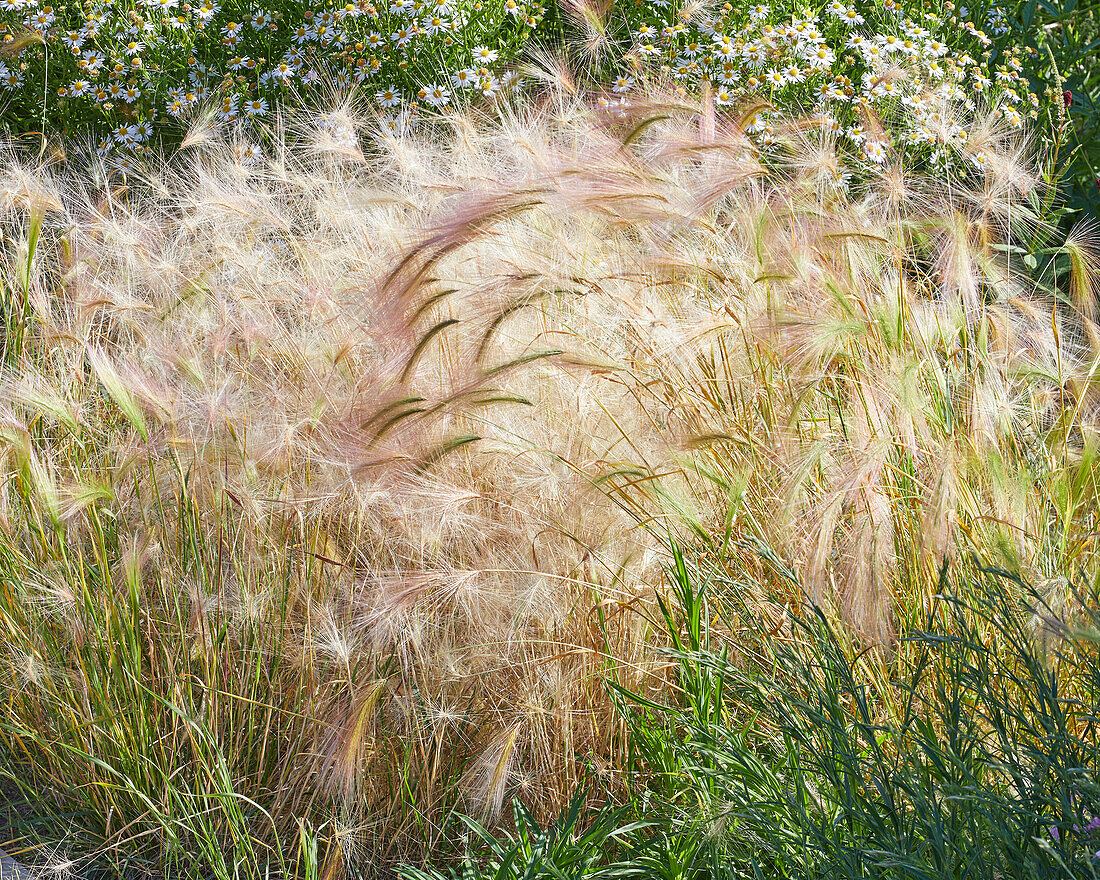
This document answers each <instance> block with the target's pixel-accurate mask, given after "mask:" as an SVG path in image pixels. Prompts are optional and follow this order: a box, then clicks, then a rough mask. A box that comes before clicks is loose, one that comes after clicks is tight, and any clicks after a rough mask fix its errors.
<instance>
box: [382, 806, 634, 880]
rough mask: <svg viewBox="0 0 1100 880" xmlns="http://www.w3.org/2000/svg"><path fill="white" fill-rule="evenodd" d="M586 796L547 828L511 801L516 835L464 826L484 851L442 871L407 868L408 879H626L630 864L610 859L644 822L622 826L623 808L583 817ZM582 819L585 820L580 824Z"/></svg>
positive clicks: (473, 823)
mask: <svg viewBox="0 0 1100 880" xmlns="http://www.w3.org/2000/svg"><path fill="white" fill-rule="evenodd" d="M587 797H588V794H587V792H585V791H584V790H579V791H577V793H576V794H575V795H574V797H573V800H572V802H571V803H570V804H569V807H568V809H566V810H565V811H563V812H562V814H561V815H560V816H559V817H558V818H557V820H556V821H554V822H553V823H551V824H550V825H549V826H548V827H546V828H542V827H540V825H539V823H538V821H537V820H536V819H535V817H534V816H533V815H532V814H531V813H530V811H528V810H527V808H526V807H524V806H523V804H522V803H521V802H520V801H519V800H516V801H515V802H514V803H513V808H512V809H513V813H512V815H513V820H514V823H515V832H514V833H508V832H505V833H502V834H500V835H495V834H492V833H490V832H489V831H488V830H487V829H486V828H485V827H484V826H483V825H481V824H480V823H478V822H477V821H476V820H474V819H472V818H470V817H466V818H465V820H464V821H465V822H466V824H467V825H468V826H469V828H470V830H471V831H473V832H474V834H475V836H476V839H477V841H478V842H479V843H480V844H481V845H482V851H481V852H480V853H479V854H478V855H477V856H473V855H471V856H468V857H467V858H466V859H465V860H464V861H463V862H462V864H461V865H460V866H458V867H455V868H451V869H450V870H448V871H445V872H441V871H437V870H434V869H427V870H422V869H419V868H413V867H406V868H404V869H402V871H401V872H400V873H401V876H402V877H404V878H406V880H442V878H452V880H478V878H492V880H566V878H570V880H584V878H590V880H597V878H612V877H617V876H628V875H629V874H631V873H633V872H632V871H631V870H630V866H629V865H625V864H614V863H610V862H609V859H608V855H609V854H610V853H612V852H614V851H615V850H616V849H617V848H618V847H619V846H621V844H622V842H623V841H624V840H628V839H629V838H630V837H631V836H632V835H634V834H636V833H637V832H638V831H639V830H640V829H642V828H643V827H645V823H643V822H625V821H624V820H625V816H626V809H625V808H620V809H618V810H614V809H610V808H604V809H602V810H600V811H598V812H597V813H596V814H595V816H587V817H586V816H584V814H585V812H586V810H585V805H586V801H587ZM582 817H584V818H585V820H586V821H584V822H583V823H582Z"/></svg>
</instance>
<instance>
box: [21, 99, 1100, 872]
mask: <svg viewBox="0 0 1100 880" xmlns="http://www.w3.org/2000/svg"><path fill="white" fill-rule="evenodd" d="M929 100H934V96H929ZM752 109H753V108H752V107H749V108H748V110H747V112H746V113H744V114H743V115H742V116H741V117H740V122H723V121H721V120H716V118H715V115H714V114H713V113H712V112H711V111H710V109H708V107H707V106H705V105H704V106H702V107H698V106H692V105H689V104H686V103H683V102H679V101H676V100H670V101H658V102H655V103H654V104H653V105H652V106H649V107H647V108H642V107H640V106H637V105H636V106H635V107H634V109H633V110H631V111H629V112H626V111H621V110H616V111H615V112H614V113H611V114H603V113H600V112H598V111H591V110H589V109H586V108H584V107H581V106H577V105H574V104H572V103H570V101H569V100H568V99H566V98H563V97H561V95H560V94H558V95H555V94H554V93H551V95H550V96H549V97H548V98H546V99H545V100H543V101H542V102H541V103H539V104H537V105H536V104H534V103H532V104H531V105H529V106H528V107H527V108H526V109H523V110H521V111H516V112H515V113H513V114H512V115H510V116H507V117H506V118H505V119H504V120H503V121H500V122H491V121H487V120H486V119H484V118H481V117H466V116H461V117H459V116H456V117H454V118H452V119H451V120H450V126H449V129H448V131H449V133H447V134H446V135H445V136H440V137H438V138H437V139H435V140H433V141H431V142H428V141H421V140H415V139H408V138H383V139H377V140H374V141H371V142H369V143H363V142H362V141H361V140H359V139H358V138H357V137H356V136H355V133H356V131H357V127H358V125H359V123H358V121H357V120H356V118H355V117H354V116H353V115H350V114H348V113H346V112H344V111H337V112H335V113H333V114H326V115H324V116H322V117H320V118H319V119H315V120H313V121H312V122H311V124H308V125H306V124H299V123H295V124H293V125H290V124H288V125H286V126H284V127H283V128H282V131H284V132H285V135H284V136H283V137H282V139H280V140H279V141H278V142H277V143H276V144H275V146H274V147H273V148H272V149H271V150H270V151H269V152H267V153H265V154H263V155H262V156H260V157H259V158H257V159H254V160H251V161H249V162H247V163H246V162H242V161H241V153H240V149H239V148H240V144H239V143H237V142H234V141H233V139H232V137H224V136H221V137H219V136H216V135H213V134H210V133H203V132H201V131H198V130H196V131H195V132H193V134H192V136H191V137H189V138H188V141H187V142H186V143H187V144H188V146H185V147H184V149H183V150H182V152H181V153H180V154H178V155H176V156H174V157H173V158H172V159H171V160H170V161H166V162H165V163H164V164H162V165H161V166H159V167H158V168H157V170H156V172H155V173H150V174H149V175H148V176H147V177H145V178H141V179H134V178H131V179H130V180H128V181H127V185H126V186H122V185H120V183H119V181H118V180H117V178H113V177H111V175H110V174H109V173H108V172H107V171H105V170H104V169H103V168H102V166H100V165H98V164H97V163H96V162H95V160H90V162H89V165H88V168H86V169H84V170H83V171H75V170H74V165H75V163H76V160H75V159H72V158H70V159H69V160H68V161H69V163H70V164H69V165H67V166H56V167H49V166H28V165H25V164H21V163H20V162H18V161H16V160H14V159H12V160H8V161H7V162H6V163H5V168H4V174H3V182H2V186H0V194H2V196H3V205H4V212H5V213H4V229H5V236H6V238H5V240H6V241H7V242H9V243H10V245H9V246H8V247H7V250H6V253H5V261H6V262H5V268H4V277H5V285H6V287H5V289H6V290H10V291H15V292H16V293H17V294H18V293H20V292H22V296H21V297H20V296H15V297H12V298H11V299H10V301H11V302H18V303H20V304H21V305H20V308H24V306H23V305H22V304H26V306H25V309H24V311H21V312H20V316H21V317H20V319H19V320H20V322H21V325H20V326H22V327H24V328H25V332H24V333H23V340H24V341H23V343H22V344H21V346H20V348H19V350H18V351H13V352H11V353H10V356H9V358H8V364H9V367H8V370H7V372H6V373H5V375H4V377H3V382H4V393H3V395H2V400H3V404H2V415H0V436H2V445H0V462H2V467H3V480H2V484H0V485H2V493H0V528H2V530H3V531H2V538H0V584H2V592H0V625H2V626H3V629H4V643H5V644H6V645H7V648H6V653H5V655H4V658H5V659H4V675H3V677H2V682H3V684H2V686H3V688H4V697H5V699H4V703H3V705H4V710H3V711H4V714H3V716H2V724H3V730H4V738H5V743H6V746H7V748H8V749H9V750H10V752H11V754H12V755H13V756H14V758H15V759H17V761H18V764H17V765H13V767H14V766H18V768H19V769H18V773H19V775H20V776H21V778H22V779H24V780H25V781H26V784H27V786H28V787H29V788H30V789H32V790H33V791H35V792H36V793H43V792H47V791H48V792H49V793H50V794H49V797H50V798H52V799H53V800H52V801H51V803H52V804H53V808H52V809H54V810H55V811H57V812H58V813H72V814H75V815H76V816H78V817H79V822H80V824H81V827H82V828H83V830H84V833H85V837H84V838H82V843H80V847H82V848H81V849H80V854H81V857H89V858H90V857H93V856H96V855H99V856H102V855H104V854H106V855H108V856H111V857H113V858H115V859H118V860H123V861H126V862H127V864H130V865H131V866H132V867H133V866H138V865H142V864H143V865H146V866H149V865H152V866H154V867H156V866H164V865H166V864H168V865H170V866H173V869H177V868H178V869H180V870H184V869H186V870H197V869H196V868H195V863H196V862H197V863H199V864H200V865H201V869H202V870H204V871H205V872H207V873H212V874H215V875H217V876H230V875H238V874H241V873H244V874H251V873H261V872H263V871H265V870H275V871H278V872H285V873H293V872H294V871H296V870H300V869H301V864H302V861H301V860H302V859H315V860H317V861H318V863H319V864H320V865H321V866H322V867H324V868H325V869H326V870H331V871H336V870H337V869H339V868H340V867H341V866H343V867H346V868H348V869H349V870H366V871H370V870H377V869H378V868H379V866H380V865H382V864H384V863H386V862H387V861H389V860H392V859H395V858H400V857H405V858H413V857H419V856H422V855H424V854H425V853H427V852H431V851H441V850H443V849H445V848H446V847H448V846H453V845H454V844H455V843H456V840H457V838H456V835H458V834H459V833H460V831H459V829H458V823H456V822H454V821H452V818H453V816H454V813H455V810H456V809H459V808H461V809H462V810H464V811H466V812H471V813H475V814H478V815H480V816H481V817H482V819H483V820H484V821H485V822H488V823H490V824H491V823H492V822H495V821H498V814H499V811H500V808H501V806H502V804H503V803H505V802H506V801H507V800H510V799H511V798H512V797H519V798H520V799H521V800H522V801H523V802H524V803H526V804H527V805H528V807H529V808H530V809H531V811H532V812H531V815H532V816H534V817H545V816H546V815H549V814H552V813H554V812H556V811H558V810H560V809H561V808H563V807H564V806H565V805H567V804H568V803H569V802H570V799H571V796H572V793H573V792H574V790H575V789H576V788H577V786H578V784H579V783H580V781H581V780H582V778H584V777H585V776H587V775H591V774H595V775H596V776H597V777H599V778H602V779H603V781H604V784H605V785H607V786H610V787H612V788H614V787H615V786H617V785H619V784H621V781H622V779H621V768H622V767H623V766H624V765H625V760H626V753H625V748H626V745H625V742H626V731H625V727H624V723H623V721H622V719H621V718H620V717H619V716H617V715H616V713H615V710H614V704H613V701H612V700H611V698H610V697H609V694H608V691H607V689H606V687H605V681H606V680H608V679H610V680H612V681H613V682H615V683H616V684H618V685H620V686H621V687H624V688H626V689H628V690H630V691H631V692H635V693H641V694H653V695H656V694H658V693H659V691H660V689H661V687H662V686H663V684H664V683H665V682H666V680H667V675H668V662H667V659H665V658H664V657H663V656H662V655H660V653H659V648H660V647H661V646H662V644H664V639H665V636H663V635H660V633H661V632H662V626H661V625H660V624H656V623H655V622H654V621H657V620H660V615H659V614H655V613H654V611H655V605H654V604H653V601H652V600H653V596H654V591H660V590H661V589H662V575H661V567H660V565H659V562H660V560H661V558H662V556H663V553H664V550H663V548H665V547H666V546H667V541H668V538H669V536H670V535H672V536H676V537H678V538H679V539H681V540H683V541H685V542H690V543H693V544H695V545H697V546H696V547H695V548H694V549H693V551H692V552H697V553H702V554H704V555H709V556H710V557H711V558H712V559H714V560H715V561H717V563H718V564H719V565H720V566H722V567H724V568H725V569H726V570H727V571H730V572H736V571H739V570H745V571H751V572H752V573H753V579H752V580H751V582H752V583H758V584H760V590H772V589H776V588H779V589H782V590H786V591H787V592H788V593H801V591H803V590H805V591H806V592H808V593H809V594H810V595H811V596H812V597H813V598H814V600H815V601H817V602H818V603H820V605H821V606H823V607H825V608H826V609H828V610H829V611H830V613H833V612H835V613H836V614H837V615H838V616H839V617H840V618H842V619H843V620H844V621H846V622H847V624H848V625H849V626H850V627H851V628H852V629H853V630H854V632H855V633H856V635H857V638H859V639H861V640H863V642H864V643H868V644H875V645H879V646H881V647H882V648H884V649H886V650H884V651H882V652H881V656H882V657H884V658H886V657H888V652H889V649H890V648H891V646H892V645H893V644H894V638H895V634H896V633H897V631H898V630H899V629H901V630H903V631H904V630H905V629H907V628H908V626H909V622H910V620H911V619H923V615H924V614H925V610H926V607H927V602H928V596H929V595H930V594H931V592H932V591H933V589H934V586H935V583H936V577H937V573H938V571H939V569H940V567H941V566H942V564H943V562H944V560H946V559H952V558H956V557H958V556H960V555H963V554H967V553H976V554H978V555H979V556H981V557H983V558H994V559H997V560H1000V561H1002V564H1005V565H1010V566H1012V567H1013V568H1014V569H1016V570H1018V571H1020V572H1021V573H1023V574H1024V575H1025V576H1026V577H1028V578H1032V579H1037V580H1039V581H1041V582H1042V583H1043V584H1044V585H1045V586H1044V589H1045V590H1046V591H1047V593H1049V594H1050V595H1052V596H1053V595H1055V594H1057V593H1058V591H1059V590H1060V589H1062V588H1061V587H1060V586H1059V585H1060V584H1062V583H1064V582H1065V577H1066V574H1067V573H1068V572H1070V571H1071V570H1076V569H1083V570H1085V571H1091V570H1093V569H1094V568H1095V539H1094V537H1093V536H1094V534H1095V532H1096V528H1095V523H1094V522H1093V520H1092V518H1093V517H1094V511H1095V510H1096V505H1095V490H1096V487H1095V484H1094V482H1093V480H1092V479H1091V477H1090V476H1089V473H1090V470H1089V463H1090V462H1091V461H1092V456H1093V455H1094V452H1095V447H1096V437H1095V416H1096V413H1095V403H1094V401H1095V393H1094V390H1093V382H1092V376H1093V375H1094V372H1095V370H1094V366H1095V363H1096V348H1095V346H1096V340H1097V339H1098V338H1100V337H1098V334H1097V332H1096V328H1095V325H1094V324H1093V323H1092V320H1091V317H1090V316H1091V314H1092V312H1091V311H1090V306H1089V298H1090V297H1091V296H1092V289H1093V288H1092V287H1091V284H1092V279H1091V276H1090V275H1089V267H1090V266H1091V265H1092V264H1091V257H1090V256H1089V249H1088V239H1087V236H1084V237H1079V239H1080V240H1078V241H1076V242H1075V243H1074V245H1073V247H1074V249H1075V250H1074V253H1075V254H1077V259H1075V260H1071V263H1072V265H1073V266H1074V267H1076V268H1075V270H1074V271H1075V272H1076V274H1075V275H1074V281H1073V284H1072V285H1068V286H1067V287H1066V290H1067V291H1074V292H1076V293H1075V295H1076V296H1077V302H1076V303H1074V302H1073V301H1070V300H1069V299H1066V300H1059V299H1055V298H1052V297H1048V296H1046V295H1044V294H1041V293H1040V292H1039V291H1037V290H1036V288H1035V287H1034V285H1032V283H1031V282H1030V281H1029V280H1028V276H1027V275H1026V274H1025V273H1023V272H1021V271H1020V269H1021V267H1018V266H1017V265H1016V262H1017V254H1016V252H1015V251H1014V250H1013V241H1014V238H1013V236H1014V233H1015V232H1016V231H1017V230H1019V229H1023V228H1027V230H1028V232H1029V234H1030V233H1032V232H1033V227H1034V226H1035V225H1036V224H1039V225H1041V219H1042V218H1040V217H1037V216H1035V215H1034V214H1033V213H1032V211H1031V209H1030V208H1029V201H1028V196H1029V195H1030V194H1031V193H1033V192H1034V191H1035V189H1036V187H1037V185H1038V184H1037V179H1036V177H1035V174H1034V172H1033V170H1032V168H1031V166H1030V164H1029V160H1028V158H1027V152H1026V145H1025V144H1024V143H1023V142H1021V141H1020V140H1019V136H1018V135H1017V134H1015V133H1014V131H1012V130H1008V129H1006V128H1005V127H1004V126H1003V125H1002V122H1003V120H1001V119H998V118H995V117H993V116H983V117H980V118H978V119H977V120H976V121H974V122H971V123H969V124H968V127H967V131H968V138H967V141H968V144H969V145H970V146H967V147H966V148H965V149H973V150H975V151H977V150H981V151H982V154H983V155H984V157H985V161H984V163H983V164H982V165H981V166H980V170H979V171H974V170H971V171H970V172H969V173H968V176H967V177H966V178H962V177H959V176H951V175H948V176H945V177H937V178H935V179H930V178H927V177H921V176H920V175H917V174H911V173H910V172H909V170H908V169H907V168H906V167H905V166H903V165H898V164H891V163H884V164H883V165H882V166H881V168H877V166H876V168H877V170H876V169H871V170H870V171H868V172H867V173H866V174H865V175H864V176H863V177H861V178H859V179H858V180H856V181H855V182H854V183H853V184H852V185H850V186H838V185H837V184H836V176H835V173H834V171H835V167H836V163H835V159H836V153H835V151H836V144H835V142H834V140H833V138H832V136H831V133H830V132H829V131H827V130H824V131H823V130H822V129H821V127H820V126H817V125H815V124H814V123H813V122H812V121H807V120H803V119H798V118H791V119H789V120H787V121H785V122H783V124H782V125H780V126H779V127H777V128H776V129H775V137H776V142H777V145H778V146H777V147H776V148H775V149H772V150H770V151H769V152H768V153H767V154H763V153H761V152H760V150H759V149H758V148H757V147H756V146H754V144H753V142H752V140H751V138H750V137H749V136H747V135H746V132H745V126H746V125H747V124H748V121H749V119H750V118H751V111H752ZM950 112H952V111H951V108H950V107H949V106H944V108H943V113H944V114H949V113H950ZM88 169H90V171H89V170H88ZM30 206H39V207H38V208H32V207H30ZM34 210H39V215H35V214H34ZM35 216H40V217H41V219H40V220H39V221H35V220H34V219H33V218H34V217H35ZM35 222H39V223H40V225H41V227H42V230H43V231H42V234H41V236H37V234H36V233H34V232H32V231H31V230H32V229H33V228H34V223H35ZM32 236H33V237H35V238H36V239H37V242H36V245H35V246H34V247H32V248H31V249H30V252H33V257H31V258H28V257H27V254H28V249H27V247H26V242H27V241H29V240H31V237H32ZM21 242H22V243H23V244H21ZM21 267H22V268H21ZM21 272H23V273H24V275H26V277H27V279H28V280H27V282H26V284H23V282H22V280H21V279H23V278H24V275H21V274H20V273H21ZM21 285H22V286H21ZM7 301H8V300H5V302H7ZM761 560H768V561H769V562H768V564H767V565H764V564H762V562H761ZM746 582H748V581H746ZM883 662H886V660H884V661H883ZM74 846H75V844H74ZM302 870H304V869H302Z"/></svg>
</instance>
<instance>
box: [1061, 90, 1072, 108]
mask: <svg viewBox="0 0 1100 880" xmlns="http://www.w3.org/2000/svg"><path fill="white" fill-rule="evenodd" d="M1062 100H1063V101H1065V102H1066V106H1067V107H1069V106H1070V105H1071V104H1072V103H1073V92H1071V91H1070V90H1069V89H1066V90H1065V91H1064V92H1062Z"/></svg>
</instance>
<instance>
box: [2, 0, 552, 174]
mask: <svg viewBox="0 0 1100 880" xmlns="http://www.w3.org/2000/svg"><path fill="white" fill-rule="evenodd" d="M542 15H543V10H542V7H541V6H540V5H539V4H538V3H537V2H535V3H523V4H519V3H517V2H515V0H489V2H482V0H437V2H425V0H408V2H406V0H393V2H389V0H384V2H378V3H372V2H369V0H357V2H349V3H346V4H344V3H336V2H333V3H325V4H312V3H306V2H301V0H273V2H266V3H260V4H258V5H257V4H254V3H243V2H239V0H224V2H219V0H205V2H202V0H195V2H194V3H191V2H186V0H184V2H182V3H181V2H180V0H89V2H85V3H60V4H58V5H56V6H51V5H48V4H46V3H43V2H40V0H11V2H8V3H5V4H4V5H3V8H2V9H0V40H2V42H0V45H3V46H4V47H6V51H5V52H4V55H3V57H2V58H0V102H2V103H3V106H4V112H3V118H4V128H5V129H6V130H7V131H8V132H11V133H14V134H20V133H24V132H40V133H41V134H42V135H43V136H45V137H46V138H47V139H50V140H60V139H61V138H64V137H79V138H88V136H90V135H92V136H95V137H96V138H97V143H98V144H99V149H100V152H101V153H102V154H105V155H106V154H112V155H116V156H117V160H118V161H123V160H125V161H129V160H130V159H131V158H132V157H133V156H134V155H135V154H140V153H141V152H143V151H144V150H145V149H147V147H148V146H149V145H150V144H151V143H154V142H156V141H166V142H168V143H172V142H176V141H178V140H179V138H180V137H181V136H182V134H183V132H184V131H185V130H186V127H187V125H188V124H189V123H190V122H191V120H192V118H193V117H194V114H195V113H196V112H197V111H198V109H199V108H200V107H201V106H203V105H210V104H215V105H218V106H219V107H220V110H219V113H218V117H219V118H220V119H221V120H222V121H223V122H233V121H235V120H248V121H249V122H251V123H254V125H253V126H252V128H253V130H257V129H259V128H261V127H262V124H263V123H264V121H265V117H267V116H268V115H269V114H270V113H273V112H274V111H275V110H276V109H277V108H279V107H280V106H282V105H284V104H287V105H291V106H298V107H300V106H306V107H315V106H317V105H318V104H320V103H323V102H324V100H325V98H326V97H327V96H331V95H332V94H339V93H344V92H347V91H348V90H349V89H350V88H351V87H353V86H355V87H357V88H358V89H359V91H361V92H364V93H366V94H369V95H373V96H375V97H374V102H373V103H374V104H375V106H376V107H377V108H378V110H379V111H380V112H381V113H385V114H388V115H389V121H390V123H391V124H392V125H393V126H395V127H398V128H401V127H403V126H404V125H405V124H406V122H407V121H408V120H409V119H410V118H411V117H412V116H413V115H415V114H416V113H417V112H418V111H420V110H423V109H429V108H431V107H444V106H446V105H448V104H450V103H451V102H452V100H453V101H454V102H456V103H464V102H466V101H468V100H469V99H470V98H471V97H472V96H474V95H475V94H481V95H485V96H492V95H493V94H495V93H497V92H499V91H500V90H501V89H502V88H504V87H505V86H506V85H507V83H506V82H505V81H502V79H501V78H502V77H504V76H505V69H506V68H507V66H508V65H509V64H510V63H511V62H512V61H514V59H515V58H516V55H517V54H518V52H519V50H520V48H521V46H522V45H523V43H524V42H525V40H526V38H527V36H528V35H529V34H530V33H531V30H532V28H535V27H537V25H538V23H539V21H540V20H541V17H542ZM478 49H483V50H484V51H483V52H476V51H475V50H478ZM475 56H476V57H475ZM460 71H461V72H464V73H463V74H462V76H461V78H459V77H458V75H459V74H460ZM337 134H338V135H340V136H346V133H344V132H338V133H337Z"/></svg>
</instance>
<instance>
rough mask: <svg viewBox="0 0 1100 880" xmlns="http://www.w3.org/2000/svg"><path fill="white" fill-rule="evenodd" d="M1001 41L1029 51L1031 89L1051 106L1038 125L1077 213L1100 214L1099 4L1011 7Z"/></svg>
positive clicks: (1047, 0) (1064, 0)
mask: <svg viewBox="0 0 1100 880" xmlns="http://www.w3.org/2000/svg"><path fill="white" fill-rule="evenodd" d="M1013 11H1014V14H1013V15H1012V16H1011V17H1009V19H1008V20H1007V22H1006V25H1007V26H1008V27H1009V28H1010V30H1009V31H1008V32H1007V33H1006V35H1005V36H1004V37H1003V38H1002V39H1001V42H1004V43H1011V44H1013V45H1016V46H1019V47H1021V48H1022V49H1024V50H1025V51H1027V53H1028V55H1029V57H1031V58H1032V59H1034V60H1033V62H1032V63H1031V64H1030V65H1029V66H1028V71H1027V72H1028V77H1029V79H1030V81H1031V85H1032V88H1033V89H1034V90H1035V91H1037V92H1039V93H1040V94H1044V93H1045V94H1046V97H1047V102H1046V105H1047V107H1048V108H1049V109H1048V112H1047V114H1046V116H1047V118H1046V119H1044V120H1043V122H1044V124H1043V125H1040V127H1039V134H1040V135H1041V136H1043V139H1044V141H1045V142H1046V145H1047V148H1048V150H1049V152H1050V155H1051V160H1052V166H1053V168H1054V169H1055V171H1056V173H1057V174H1058V176H1059V178H1060V189H1061V193H1062V196H1063V198H1064V200H1065V202H1066V204H1067V205H1068V206H1069V207H1071V208H1072V209H1073V211H1074V213H1075V214H1078V212H1083V213H1084V214H1085V215H1086V216H1092V217H1095V216H1097V214H1098V213H1100V69H1098V67H1097V65H1096V63H1095V56H1096V52H1097V50H1100V5H1098V4H1096V3H1095V2H1092V0H1027V2H1025V3H1021V4H1018V5H1017V6H1016V7H1015V8H1014V10H1013Z"/></svg>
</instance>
